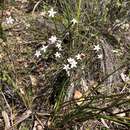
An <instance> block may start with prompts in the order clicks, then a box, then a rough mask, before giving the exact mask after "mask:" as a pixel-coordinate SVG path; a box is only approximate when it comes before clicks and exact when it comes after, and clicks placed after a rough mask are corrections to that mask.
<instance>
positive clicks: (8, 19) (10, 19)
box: [6, 16, 15, 24]
mask: <svg viewBox="0 0 130 130" xmlns="http://www.w3.org/2000/svg"><path fill="white" fill-rule="evenodd" d="M14 21H15V20H14V19H13V18H12V17H11V16H10V17H8V18H6V23H7V24H13V23H14Z"/></svg>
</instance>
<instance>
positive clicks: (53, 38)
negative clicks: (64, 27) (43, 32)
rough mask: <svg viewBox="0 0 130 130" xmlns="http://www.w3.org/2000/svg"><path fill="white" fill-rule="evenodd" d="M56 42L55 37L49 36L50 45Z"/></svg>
mask: <svg viewBox="0 0 130 130" xmlns="http://www.w3.org/2000/svg"><path fill="white" fill-rule="evenodd" d="M56 40H57V37H56V36H51V37H50V38H49V41H50V42H51V44H54V43H55V42H56Z"/></svg>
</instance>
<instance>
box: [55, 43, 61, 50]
mask: <svg viewBox="0 0 130 130" xmlns="http://www.w3.org/2000/svg"><path fill="white" fill-rule="evenodd" d="M56 47H57V48H58V49H59V50H60V51H61V50H62V47H61V43H56Z"/></svg>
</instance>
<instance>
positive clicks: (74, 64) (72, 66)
mask: <svg viewBox="0 0 130 130" xmlns="http://www.w3.org/2000/svg"><path fill="white" fill-rule="evenodd" d="M67 60H68V62H69V63H70V65H71V68H76V67H77V62H76V61H75V59H73V58H68V59H67Z"/></svg>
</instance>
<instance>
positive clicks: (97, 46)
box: [93, 44, 101, 51]
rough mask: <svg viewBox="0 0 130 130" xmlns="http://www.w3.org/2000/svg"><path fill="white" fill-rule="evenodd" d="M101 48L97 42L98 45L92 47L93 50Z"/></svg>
mask: <svg viewBox="0 0 130 130" xmlns="http://www.w3.org/2000/svg"><path fill="white" fill-rule="evenodd" d="M100 49H101V48H100V46H99V44H98V45H95V46H94V49H93V50H95V51H99V50H100Z"/></svg>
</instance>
